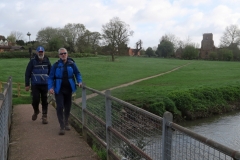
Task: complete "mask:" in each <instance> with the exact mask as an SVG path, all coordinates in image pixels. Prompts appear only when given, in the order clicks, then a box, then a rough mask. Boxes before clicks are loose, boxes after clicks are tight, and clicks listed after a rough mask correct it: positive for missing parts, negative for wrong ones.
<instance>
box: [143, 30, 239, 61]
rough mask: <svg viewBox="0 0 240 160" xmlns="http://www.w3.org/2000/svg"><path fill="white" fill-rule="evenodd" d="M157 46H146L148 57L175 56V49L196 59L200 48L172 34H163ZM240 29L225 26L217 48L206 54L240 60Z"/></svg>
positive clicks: (211, 58)
mask: <svg viewBox="0 0 240 160" xmlns="http://www.w3.org/2000/svg"><path fill="white" fill-rule="evenodd" d="M159 42H160V43H159V44H158V46H157V47H153V48H152V47H148V48H147V49H146V51H145V54H146V55H147V56H149V57H151V56H158V57H176V51H178V50H179V51H180V52H181V58H183V59H198V58H200V57H199V53H200V49H201V48H199V45H198V44H195V43H192V42H191V40H190V38H189V37H188V38H187V39H186V40H185V41H182V40H180V39H179V38H177V37H176V36H175V35H173V34H165V35H164V36H162V38H161V39H160V40H159ZM239 46H240V29H239V28H238V26H237V25H230V26H227V27H226V29H225V31H224V33H223V35H222V37H221V38H220V44H219V46H218V48H215V47H213V49H212V50H211V51H210V52H209V54H208V55H207V57H206V58H207V59H210V60H238V61H239V60H240V50H239Z"/></svg>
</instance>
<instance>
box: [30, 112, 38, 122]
mask: <svg viewBox="0 0 240 160" xmlns="http://www.w3.org/2000/svg"><path fill="white" fill-rule="evenodd" d="M38 114H39V110H38V111H34V113H33V115H32V120H33V121H35V120H36V119H37V116H38Z"/></svg>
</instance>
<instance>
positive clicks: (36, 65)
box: [25, 55, 51, 86]
mask: <svg viewBox="0 0 240 160" xmlns="http://www.w3.org/2000/svg"><path fill="white" fill-rule="evenodd" d="M50 69H51V63H50V61H49V59H48V57H46V56H44V58H43V60H42V61H40V60H39V58H38V56H37V55H36V56H35V57H34V58H33V59H31V60H30V61H29V63H28V65H27V68H26V72H25V86H29V85H30V79H31V85H48V74H49V72H50Z"/></svg>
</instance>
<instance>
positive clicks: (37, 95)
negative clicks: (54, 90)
mask: <svg viewBox="0 0 240 160" xmlns="http://www.w3.org/2000/svg"><path fill="white" fill-rule="evenodd" d="M31 90H32V106H33V110H34V112H35V113H37V112H38V111H39V103H40V99H41V102H42V114H47V112H48V102H47V93H48V86H47V85H32V86H31Z"/></svg>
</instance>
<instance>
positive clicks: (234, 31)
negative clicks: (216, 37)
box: [220, 25, 240, 47]
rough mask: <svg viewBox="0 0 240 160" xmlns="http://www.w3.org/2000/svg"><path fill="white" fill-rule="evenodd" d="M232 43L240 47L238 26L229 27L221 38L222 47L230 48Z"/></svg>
mask: <svg viewBox="0 0 240 160" xmlns="http://www.w3.org/2000/svg"><path fill="white" fill-rule="evenodd" d="M232 43H236V44H237V45H240V30H239V28H238V26H237V25H230V26H227V27H226V29H225V31H224V33H223V36H222V37H221V38H220V47H228V46H229V45H230V44H232Z"/></svg>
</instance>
